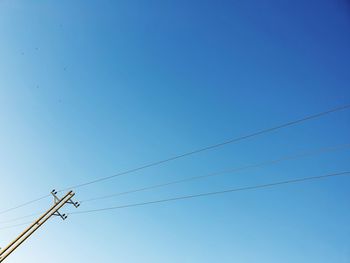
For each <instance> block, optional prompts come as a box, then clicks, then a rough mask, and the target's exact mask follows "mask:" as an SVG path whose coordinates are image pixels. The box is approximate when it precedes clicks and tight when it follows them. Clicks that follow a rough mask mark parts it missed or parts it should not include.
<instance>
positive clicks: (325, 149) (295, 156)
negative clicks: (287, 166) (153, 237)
mask: <svg viewBox="0 0 350 263" xmlns="http://www.w3.org/2000/svg"><path fill="white" fill-rule="evenodd" d="M349 148H350V144H341V145H336V146H332V147H322V148H318V149H314V150H310V151H307V152H302V153H298V154H293V155H288V156H284V157H281V158H278V159H275V160H271V161H266V162H261V163H256V164H251V165H246V166H242V167H237V168H233V169H227V170H224V171H220V172H215V173H210V174H206V175H202V176H193V177H189V178H184V179H180V180H176V181H171V182H167V183H162V184H155V185H152V186H148V187H142V188H137V189H133V190H130V191H125V192H119V193H115V194H110V195H105V196H100V197H95V198H89V199H83V200H80V201H79V202H80V203H87V202H91V201H97V200H103V199H107V198H112V197H116V196H121V195H127V194H132V193H136V192H141V191H147V190H152V189H156V188H161V187H166V186H170V185H174V184H180V183H185V182H190V181H194V180H200V179H205V178H208V177H212V176H219V175H223V174H228V173H235V172H240V171H243V170H247V169H252V168H259V167H263V166H266V165H273V164H277V163H280V162H283V161H288V160H295V159H299V158H303V157H310V156H314V155H316V154H322V153H328V152H334V151H339V150H346V149H349ZM44 212H45V211H41V212H40V213H34V214H29V215H26V216H21V217H17V218H13V219H9V220H6V221H0V224H6V223H11V222H15V221H18V220H21V219H24V218H30V217H34V216H37V215H40V214H42V213H44Z"/></svg>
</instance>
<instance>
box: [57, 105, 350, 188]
mask: <svg viewBox="0 0 350 263" xmlns="http://www.w3.org/2000/svg"><path fill="white" fill-rule="evenodd" d="M349 108H350V104H347V105H344V106H340V107H337V108H333V109H331V110H327V111H323V112H320V113H317V114H313V115H309V116H306V117H303V118H301V119H298V120H294V121H290V122H286V123H284V124H280V125H277V126H274V127H271V128H267V129H263V130H260V131H257V132H253V133H250V134H247V135H243V136H240V137H237V138H233V139H230V140H227V141H224V142H221V143H217V144H213V145H210V146H206V147H203V148H199V149H197V150H194V151H190V152H186V153H183V154H180V155H176V156H173V157H170V158H167V159H163V160H160V161H157V162H153V163H149V164H146V165H143V166H139V167H137V168H133V169H130V170H126V171H124V172H120V173H117V174H114V175H110V176H106V177H101V178H98V179H95V180H92V181H88V182H85V183H81V184H77V185H72V186H70V187H67V188H65V189H62V190H60V191H66V190H70V189H77V188H80V187H84V186H87V185H90V184H95V183H99V182H102V181H106V180H109V179H112V178H115V177H118V176H122V175H126V174H130V173H134V172H137V171H140V170H143V169H147V168H150V167H153V166H158V165H160V164H163V163H167V162H171V161H174V160H177V159H180V158H184V157H187V156H190V155H194V154H197V153H200V152H204V151H208V150H212V149H215V148H218V147H222V146H224V145H227V144H232V143H236V142H239V141H243V140H246V139H249V138H252V137H256V136H258V135H262V134H266V133H270V132H273V131H276V130H279V129H283V128H286V127H289V126H293V125H296V124H299V123H302V122H305V121H309V120H312V119H316V118H320V117H322V116H325V115H328V114H331V113H334V112H338V111H342V110H346V109H349Z"/></svg>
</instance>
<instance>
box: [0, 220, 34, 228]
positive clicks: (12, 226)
mask: <svg viewBox="0 0 350 263" xmlns="http://www.w3.org/2000/svg"><path fill="white" fill-rule="evenodd" d="M30 223H33V222H32V221H28V222H24V223H20V224H15V225H10V226H5V227H0V230H4V229H9V228H15V227H19V226H24V225H28V224H30Z"/></svg>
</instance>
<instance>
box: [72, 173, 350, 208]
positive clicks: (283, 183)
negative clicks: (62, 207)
mask: <svg viewBox="0 0 350 263" xmlns="http://www.w3.org/2000/svg"><path fill="white" fill-rule="evenodd" d="M341 175H350V171H347V172H339V173H332V174H327V175H321V176H313V177H304V178H298V179H291V180H286V181H279V182H273V183H268V184H259V185H254V186H246V187H240V188H233V189H228V190H223V191H216V192H207V193H201V194H195V195H185V196H178V197H173V198H167V199H160V200H155V201H148V202H142V203H133V204H127V205H121V206H112V207H106V208H100V209H92V210H85V211H77V212H72V213H69V214H86V213H94V212H102V211H107V210H115V209H123V208H129V207H135V206H144V205H150V204H157V203H165V202H171V201H178V200H184V199H191V198H197V197H204V196H212V195H219V194H227V193H232V192H240V191H249V190H256V189H262V188H270V187H274V186H280V185H287V184H295V183H301V182H306V181H312V180H320V179H325V178H330V177H335V176H341Z"/></svg>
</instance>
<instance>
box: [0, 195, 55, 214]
mask: <svg viewBox="0 0 350 263" xmlns="http://www.w3.org/2000/svg"><path fill="white" fill-rule="evenodd" d="M47 197H50V195H44V196H41V197H39V198H36V199H33V200H31V201H28V202H25V203H23V204H20V205H17V206H14V207H11V208H8V209H5V210H2V211H0V215H1V214H5V213H8V212H10V211H13V210H16V209H18V208H21V207H24V206H27V205H30V204H33V203H35V202H38V201H41V200H43V199H45V198H47Z"/></svg>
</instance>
